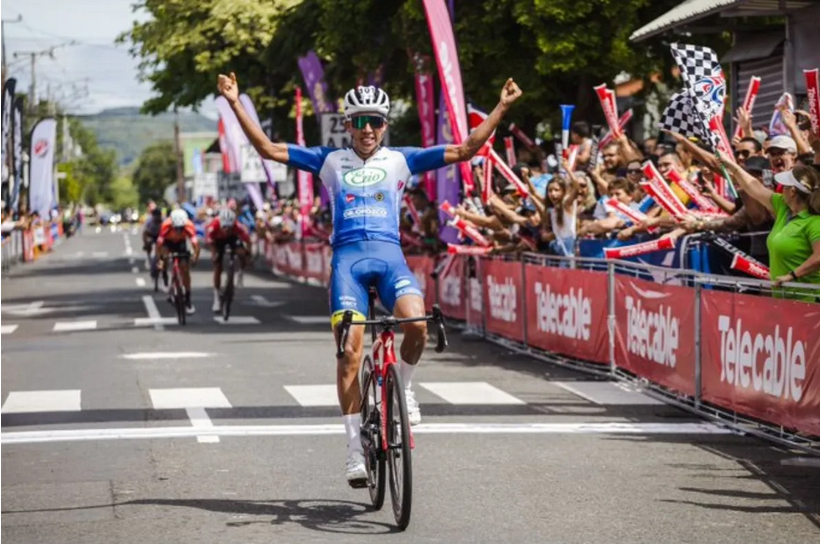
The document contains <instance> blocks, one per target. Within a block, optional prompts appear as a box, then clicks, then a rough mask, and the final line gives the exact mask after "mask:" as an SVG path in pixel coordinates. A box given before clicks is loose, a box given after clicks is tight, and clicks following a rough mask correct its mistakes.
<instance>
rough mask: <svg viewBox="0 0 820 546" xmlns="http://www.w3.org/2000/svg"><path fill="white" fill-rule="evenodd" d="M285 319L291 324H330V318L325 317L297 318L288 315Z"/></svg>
mask: <svg viewBox="0 0 820 546" xmlns="http://www.w3.org/2000/svg"><path fill="white" fill-rule="evenodd" d="M287 318H288V319H290V320H292V321H293V322H298V323H299V324H330V317H329V316H327V315H321V316H312V317H305V316H302V317H299V316H292V315H288V316H287Z"/></svg>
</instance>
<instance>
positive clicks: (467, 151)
mask: <svg viewBox="0 0 820 546" xmlns="http://www.w3.org/2000/svg"><path fill="white" fill-rule="evenodd" d="M520 96H521V89H519V87H518V85H516V83H515V82H514V81H513V79H512V78H508V79H507V82H506V83H505V84H504V88H503V89H502V90H501V98H500V100H499V101H498V104H497V105H496V107H495V108H493V111H492V112H490V115H488V116H487V118H486V119H485V120H484V121H482V122H481V125H479V126H478V127H477V128H476V129H475V131H473V132H471V133H470V134H469V135H468V136H467V138H466V139H465V140H464V142H462V143H461V144H451V145H449V146H447V147H446V148H445V149H444V162H445V163H447V164H448V165H449V164H450V163H457V162H459V161H469V160H470V159H472V158H473V156H475V154H476V153H478V151H479V150H480V149H481V147H482V146H484V143H485V142H487V139H488V138H490V135H492V134H493V131H495V129H496V128H497V127H498V125H499V124H500V123H501V120H502V119H503V118H504V115H505V114H506V113H507V110H509V109H510V106H512V104H513V103H514V102H515V101H516V100H518V97H520Z"/></svg>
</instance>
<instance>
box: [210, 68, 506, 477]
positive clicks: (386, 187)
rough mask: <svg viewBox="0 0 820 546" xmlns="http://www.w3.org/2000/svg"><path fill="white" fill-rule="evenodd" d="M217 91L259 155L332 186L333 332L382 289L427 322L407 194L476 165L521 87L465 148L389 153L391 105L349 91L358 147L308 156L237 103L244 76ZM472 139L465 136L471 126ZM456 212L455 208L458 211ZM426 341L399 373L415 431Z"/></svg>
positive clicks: (352, 445) (350, 356)
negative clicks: (410, 251) (452, 168)
mask: <svg viewBox="0 0 820 546" xmlns="http://www.w3.org/2000/svg"><path fill="white" fill-rule="evenodd" d="M218 88H219V92H220V93H221V94H222V96H224V97H225V98H226V99H227V101H228V103H229V104H230V106H231V108H232V110H233V111H234V113H235V114H236V117H237V119H238V120H239V123H240V125H241V126H242V130H243V131H244V132H245V134H246V135H247V137H248V140H250V142H251V143H252V144H253V146H254V147H255V148H256V150H257V152H259V155H260V156H261V157H263V158H265V159H272V160H274V161H278V162H280V163H285V164H287V165H289V166H291V167H294V168H297V169H301V170H304V171H309V172H311V173H313V174H314V175H317V176H319V178H320V179H321V180H322V183H323V184H324V185H325V187H327V189H328V193H329V194H330V198H331V203H332V207H333V236H332V238H331V244H332V245H333V260H332V263H331V271H332V274H331V281H330V307H331V320H330V323H331V327H332V328H333V329H334V334H335V335H336V336H338V335H339V332H338V330H337V329H336V325H337V324H338V323H339V322H341V320H342V316H343V315H344V313H345V311H348V310H349V311H353V313H354V319H355V320H362V319H366V317H367V313H368V291H369V288H370V286H375V287H376V289H377V291H378V294H379V299H380V300H381V302H382V303H383V304H384V306H385V307H386V308H387V309H388V310H390V311H392V313H393V315H394V316H395V317H397V318H403V317H417V316H422V315H424V299H423V295H422V292H421V289H420V288H419V284H418V281H417V280H416V277H415V276H414V275H413V273H412V272H411V271H410V269H409V268H408V267H407V262H406V261H405V259H404V254H402V251H401V246H400V244H401V243H400V238H399V215H400V210H401V203H402V193H403V192H404V187H405V185H406V184H407V182H408V180H409V179H410V177H411V176H412V175H414V174H418V173H422V172H426V171H432V170H436V169H439V168H442V167H444V166H445V165H449V164H451V163H458V162H462V161H469V160H470V159H472V158H473V156H475V154H476V153H477V152H478V151H479V149H480V148H481V147H482V146H483V145H484V143H485V142H486V141H487V139H488V138H489V137H490V135H491V134H492V133H493V131H495V129H496V128H497V127H498V124H499V123H501V119H502V118H503V117H504V115H505V114H506V113H507V110H509V108H510V106H512V104H513V103H514V102H515V101H516V100H517V99H518V97H520V96H521V89H519V88H518V86H517V85H516V84H515V82H514V81H513V80H512V78H509V79H508V80H507V81H506V83H505V84H504V87H503V89H502V90H501V96H500V100H499V102H498V105H496V107H495V108H494V109H493V111H492V112H490V114H489V115H488V116H487V118H486V119H485V120H484V121H483V122H482V123H481V125H479V126H478V127H477V128H476V129H475V130H474V131H473V132H471V133H469V134H465V135H464V136H465V139H464V141H463V142H462V143H461V144H452V145H444V146H433V147H431V148H426V149H423V148H393V149H391V148H386V147H383V146H382V145H381V143H382V139H383V138H384V132H385V130H386V129H387V116H388V114H389V112H390V99H389V98H388V96H387V93H385V92H384V91H383V90H381V89H379V88H377V87H373V86H359V87H356V88H354V89H351V90H350V91H348V92H347V94H346V95H345V97H344V114H345V128H346V129H347V131H348V132H349V133H350V136H351V143H352V145H351V147H349V148H345V149H338V150H336V149H332V148H326V147H316V148H303V147H300V146H294V145H292V144H282V143H273V142H271V141H270V140H269V139H268V137H267V136H266V135H265V133H264V132H262V129H261V128H260V127H259V126H258V125H257V124H255V123H254V122H253V121H252V120H251V118H250V117H249V116H248V114H247V113H246V112H245V109H244V108H243V107H242V103H241V102H240V101H239V89H238V86H237V83H236V76H235V75H234V74H233V73H231V75H230V77H228V76H224V75H221V74H220V75H219V79H218ZM464 129H465V130H464V133H467V131H466V127H465V128H464ZM454 204H455V203H454ZM363 341H364V328H363V327H362V326H353V327H352V328H350V331H349V336H348V339H347V344H346V346H345V347H344V356H343V357H342V358H340V359H339V360H338V361H337V375H336V377H337V390H338V394H339V403H340V406H341V409H342V415H343V421H344V425H345V432H346V436H347V442H348V444H347V447H348V456H347V468H346V476H347V481H348V483H349V484H350V486H351V487H356V488H359V487H365V486H366V485H367V474H366V472H365V465H364V455H363V453H362V445H361V441H360V438H359V432H360V431H359V429H360V427H361V416H360V413H359V411H360V410H359V406H360V404H361V394H360V391H359V367H360V365H361V360H362V345H363ZM426 342H427V324H426V323H424V322H412V323H406V324H405V327H404V339H403V340H402V345H401V351H400V353H401V362H400V366H399V370H400V374H401V376H402V380H403V381H402V382H403V383H404V386H405V388H406V391H405V396H406V399H407V411H408V415H409V417H410V422H411V424H416V423H419V422H420V421H421V412H420V411H419V407H418V404H417V403H416V400H415V397H414V395H413V391H412V390H410V387H411V381H412V377H413V373H414V371H415V368H416V364H417V363H418V361H419V358H420V357H421V353H422V351H423V350H424V346H425V345H426Z"/></svg>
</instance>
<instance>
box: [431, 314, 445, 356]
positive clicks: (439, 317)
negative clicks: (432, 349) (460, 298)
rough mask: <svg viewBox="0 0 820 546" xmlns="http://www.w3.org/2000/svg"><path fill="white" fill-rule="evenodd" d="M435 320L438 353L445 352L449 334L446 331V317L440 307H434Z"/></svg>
mask: <svg viewBox="0 0 820 546" xmlns="http://www.w3.org/2000/svg"><path fill="white" fill-rule="evenodd" d="M433 320H434V321H435V323H436V352H437V353H441V352H444V349H446V348H447V332H446V331H445V329H444V315H443V314H442V313H441V309H440V308H439V306H438V305H433Z"/></svg>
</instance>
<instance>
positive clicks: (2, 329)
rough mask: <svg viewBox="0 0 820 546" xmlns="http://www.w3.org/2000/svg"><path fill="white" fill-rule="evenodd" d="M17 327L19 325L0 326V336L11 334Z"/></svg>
mask: <svg viewBox="0 0 820 546" xmlns="http://www.w3.org/2000/svg"><path fill="white" fill-rule="evenodd" d="M19 326H20V325H19V324H3V325H2V326H0V334H3V335H6V334H13V333H14V331H15V330H16V329H17V328H18V327H19Z"/></svg>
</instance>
